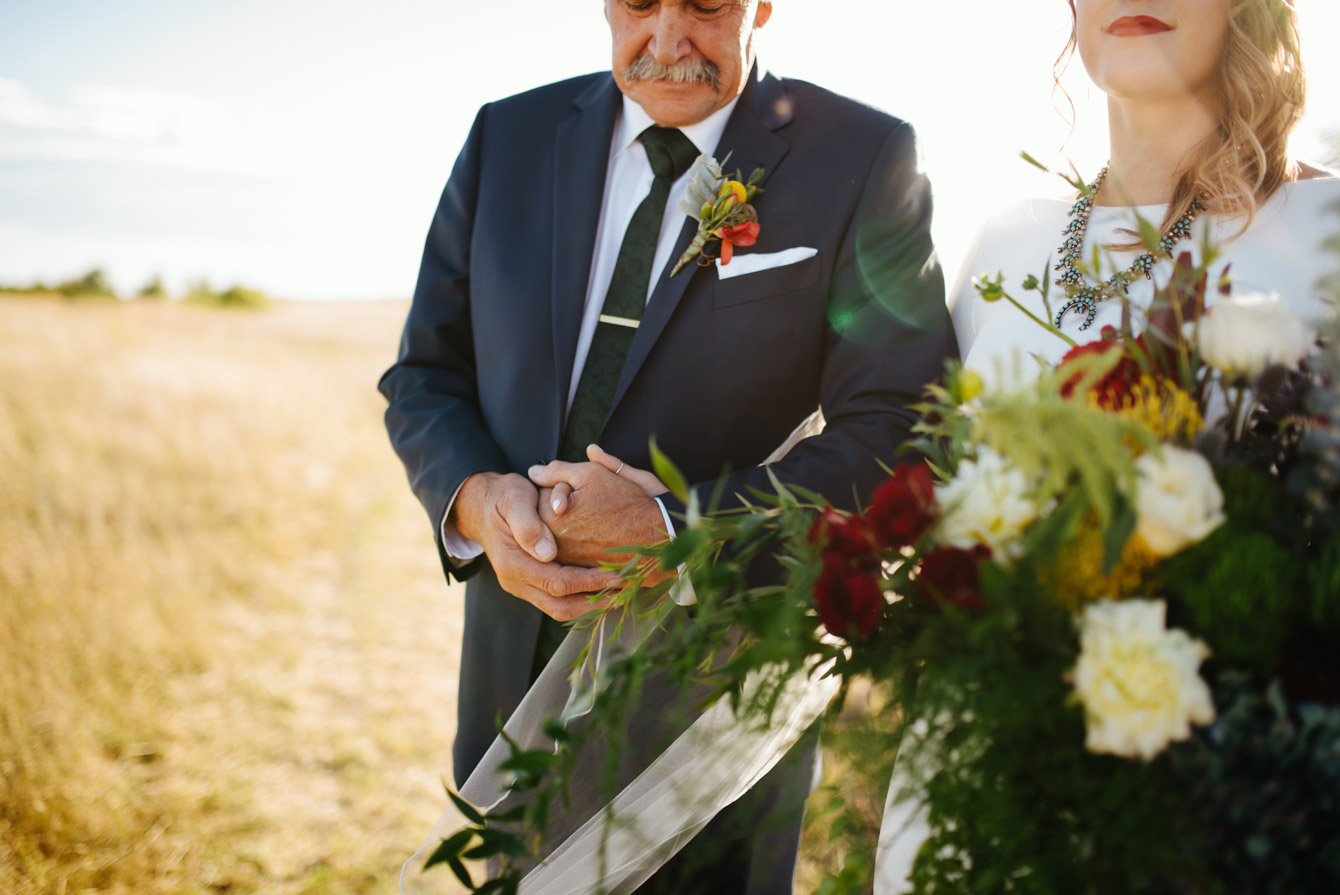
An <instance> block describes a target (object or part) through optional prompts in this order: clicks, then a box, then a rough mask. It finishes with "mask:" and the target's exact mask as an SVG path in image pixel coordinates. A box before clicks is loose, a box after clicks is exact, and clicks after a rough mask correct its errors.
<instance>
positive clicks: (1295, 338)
mask: <svg viewBox="0 0 1340 895" xmlns="http://www.w3.org/2000/svg"><path fill="white" fill-rule="evenodd" d="M1198 338H1199V345H1200V353H1201V356H1202V357H1203V358H1204V359H1205V362H1206V363H1207V364H1209V365H1210V366H1211V367H1214V368H1215V369H1216V370H1219V371H1220V372H1221V373H1224V374H1226V375H1229V376H1247V377H1251V376H1255V375H1256V374H1258V373H1260V372H1261V371H1262V370H1264V369H1265V368H1266V367H1268V366H1270V365H1271V364H1283V365H1285V366H1287V367H1292V366H1294V365H1296V364H1297V363H1298V362H1299V361H1300V360H1302V359H1303V358H1304V357H1305V356H1307V353H1308V352H1309V351H1310V350H1312V346H1313V344H1315V342H1316V339H1317V337H1316V335H1315V334H1314V333H1313V332H1312V330H1310V329H1309V328H1308V326H1307V324H1305V323H1304V322H1303V321H1302V320H1300V319H1299V318H1298V316H1297V315H1295V314H1294V312H1293V311H1292V310H1290V309H1289V306H1288V305H1287V304H1285V303H1284V302H1283V301H1281V300H1280V297H1279V294H1278V293H1274V292H1272V293H1271V294H1269V295H1262V294H1261V293H1254V292H1249V293H1245V294H1243V295H1237V296H1233V297H1231V298H1224V299H1220V300H1219V301H1218V302H1216V303H1215V305H1214V307H1212V308H1210V310H1209V311H1208V312H1207V313H1206V315H1205V317H1204V318H1202V319H1201V322H1200V335H1199V337H1198Z"/></svg>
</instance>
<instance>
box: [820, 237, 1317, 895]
mask: <svg viewBox="0 0 1340 895" xmlns="http://www.w3.org/2000/svg"><path fill="white" fill-rule="evenodd" d="M1026 285H1027V286H1028V287H1029V288H1036V289H1039V291H1044V292H1045V284H1042V283H1038V282H1036V281H1030V282H1029V283H1028V284H1026ZM1206 286H1207V284H1206V281H1205V274H1204V268H1203V267H1201V268H1196V267H1194V266H1193V265H1192V264H1191V263H1190V261H1189V259H1188V257H1186V256H1184V257H1183V258H1182V259H1180V261H1179V266H1178V269H1177V274H1176V275H1175V276H1174V278H1173V281H1172V282H1171V283H1170V284H1168V286H1167V287H1166V288H1164V289H1163V290H1161V291H1160V292H1159V294H1158V296H1157V297H1156V299H1155V302H1154V305H1153V306H1152V307H1151V308H1150V309H1149V311H1148V313H1147V319H1146V320H1145V326H1144V327H1143V332H1142V334H1141V335H1139V336H1135V335H1134V333H1133V331H1132V328H1131V327H1128V328H1127V330H1126V331H1125V332H1118V331H1115V330H1112V329H1109V330H1107V331H1106V332H1104V333H1103V334H1102V335H1101V336H1100V337H1099V338H1097V339H1096V340H1094V341H1092V342H1090V343H1087V344H1081V345H1075V346H1074V347H1072V348H1071V350H1070V351H1069V352H1068V353H1067V354H1066V355H1065V356H1064V358H1063V359H1062V361H1061V362H1060V363H1059V364H1058V365H1056V366H1055V367H1054V368H1051V369H1044V370H1042V371H1041V372H1040V374H1039V375H1038V376H1037V377H1036V378H1029V379H1028V381H1027V384H1024V385H1017V386H1014V387H1009V386H1005V387H998V388H994V389H991V390H984V389H983V387H982V383H981V380H980V379H979V378H978V377H977V376H976V375H975V374H974V373H972V372H968V371H962V370H957V371H952V372H951V374H950V375H949V376H948V378H947V381H946V382H945V384H944V385H942V386H936V387H934V388H932V389H931V399H930V400H929V401H928V402H927V403H926V404H925V405H924V406H923V407H922V421H921V423H920V425H919V431H920V432H921V433H922V435H923V436H924V439H925V440H924V441H923V442H922V443H921V445H920V448H921V450H922V452H923V453H924V455H925V456H926V457H927V458H928V461H929V463H928V466H915V467H913V466H902V467H899V468H898V469H896V470H895V471H894V473H893V476H892V477H891V479H890V480H889V482H888V483H887V484H886V485H884V486H883V488H882V489H881V490H880V492H878V493H877V494H876V496H875V499H874V502H873V504H872V506H871V507H870V508H869V509H868V510H867V511H866V512H865V513H863V514H861V515H855V516H845V515H842V514H836V513H832V512H831V511H830V512H827V513H825V515H824V516H823V517H821V519H820V521H819V523H817V524H816V527H815V529H814V530H813V532H812V535H811V538H810V540H811V541H812V542H813V546H812V550H811V551H809V552H807V553H805V554H803V555H804V557H805V559H806V560H807V562H808V563H810V564H812V566H813V568H814V569H815V572H816V577H815V579H814V585H813V596H814V602H815V605H816V609H817V613H818V616H819V618H820V619H821V620H822V621H823V623H824V625H825V626H826V627H827V628H828V629H829V630H830V631H835V632H841V633H844V634H845V635H846V636H848V637H849V638H850V639H851V642H850V647H851V653H852V656H853V663H854V664H857V665H858V666H859V667H860V669H861V671H862V672H865V673H869V674H871V675H873V676H875V677H876V678H877V679H884V680H890V681H894V682H896V683H897V684H898V685H899V687H900V693H901V697H902V698H901V700H900V704H901V705H902V706H904V711H905V724H904V726H903V728H902V730H901V731H900V733H901V734H902V740H901V743H900V745H901V748H902V753H903V754H902V755H901V756H900V759H899V761H900V765H899V768H900V771H899V774H898V775H897V777H896V778H895V779H896V781H897V783H898V785H900V786H901V788H902V796H903V797H904V798H908V799H919V800H924V805H925V812H926V818H927V822H928V825H929V831H930V832H929V837H928V839H927V840H926V842H925V844H924V845H923V846H922V848H921V850H920V852H919V854H918V857H917V860H916V863H915V867H914V871H913V881H914V883H915V885H916V890H917V891H919V892H1000V891H1017V892H1113V893H1117V892H1123V893H1125V892H1169V893H1171V892H1185V893H1193V892H1195V893H1199V892H1235V893H1236V892H1241V893H1248V892H1251V893H1259V892H1281V893H1284V892H1323V891H1340V661H1337V659H1336V652H1335V650H1336V647H1337V646H1338V645H1340V508H1338V507H1337V498H1340V451H1337V447H1338V446H1340V416H1337V410H1340V391H1337V388H1336V384H1337V383H1338V382H1340V378H1337V377H1340V341H1337V339H1336V337H1337V336H1340V331H1337V330H1335V329H1334V327H1332V330H1331V331H1330V332H1328V333H1325V334H1324V336H1325V337H1324V338H1323V339H1322V340H1321V348H1320V350H1319V351H1314V347H1315V346H1316V345H1317V337H1318V334H1316V333H1313V332H1311V331H1309V330H1308V328H1307V327H1306V326H1305V325H1304V324H1303V323H1302V322H1301V321H1300V320H1298V319H1297V318H1296V317H1294V316H1293V315H1292V313H1291V312H1290V311H1289V310H1288V308H1287V307H1286V306H1285V305H1283V304H1282V303H1281V302H1280V301H1279V299H1278V298H1277V297H1275V296H1262V295H1235V294H1233V293H1232V292H1231V286H1230V284H1229V283H1228V282H1225V283H1223V284H1214V285H1212V286H1211V288H1217V289H1220V290H1221V291H1222V294H1221V295H1219V296H1218V299H1217V301H1216V302H1215V303H1214V304H1213V307H1212V308H1211V309H1210V310H1208V311H1207V310H1206V308H1205V301H1204V297H1205V291H1206ZM978 288H979V291H980V292H981V294H982V296H983V297H984V298H985V299H987V300H1013V299H1012V297H1011V296H1009V295H1008V293H1007V292H1006V290H1005V289H1004V287H1003V285H1002V284H1001V283H1000V282H999V281H995V282H991V281H986V282H981V283H979V284H978ZM1049 316H1050V315H1049ZM1043 325H1046V324H1043ZM1058 336H1059V333H1058ZM1007 378H1008V377H1007Z"/></svg>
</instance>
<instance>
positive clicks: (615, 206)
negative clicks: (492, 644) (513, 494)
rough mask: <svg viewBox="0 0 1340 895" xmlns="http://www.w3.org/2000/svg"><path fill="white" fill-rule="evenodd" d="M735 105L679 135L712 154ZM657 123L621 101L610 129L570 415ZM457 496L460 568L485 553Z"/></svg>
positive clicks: (646, 185) (453, 551) (671, 219)
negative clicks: (462, 524) (646, 136)
mask: <svg viewBox="0 0 1340 895" xmlns="http://www.w3.org/2000/svg"><path fill="white" fill-rule="evenodd" d="M737 102H739V100H738V99H736V100H732V101H731V102H730V103H729V104H728V105H726V106H725V107H724V108H722V109H718V110H717V111H716V112H713V113H712V114H711V115H709V116H708V117H707V118H705V119H703V120H702V121H700V122H698V123H697V124H691V125H688V126H686V127H681V128H680V129H679V130H680V131H682V132H683V134H684V136H686V137H688V138H689V140H690V142H692V143H693V145H694V146H695V147H697V149H698V152H700V153H706V154H709V155H712V154H714V153H715V152H716V149H717V144H718V143H720V142H721V135H722V134H723V133H724V132H725V130H726V122H728V121H729V120H730V116H731V113H732V112H733V111H735V103H737ZM655 123H656V122H654V121H652V120H651V116H650V115H648V114H647V113H646V112H645V111H644V110H643V108H642V107H641V106H639V105H638V104H637V103H635V102H633V101H632V100H631V99H629V98H628V97H627V96H625V97H624V98H623V109H622V111H621V113H620V115H619V120H618V121H617V122H616V123H615V125H614V139H613V140H612V141H611V143H610V157H609V165H608V167H607V168H606V171H605V201H604V202H603V203H602V204H601V206H600V223H599V225H598V226H597V228H596V247H595V255H594V257H593V258H592V259H591V279H590V280H589V281H588V282H587V285H586V307H585V310H584V311H583V312H582V328H581V332H580V334H579V335H578V337H577V354H576V357H575V358H574V361H573V365H572V383H571V385H570V386H569V388H568V409H569V410H571V408H572V400H573V398H574V397H575V396H576V394H577V385H578V383H579V382H580V381H581V376H582V369H583V368H584V367H585V366H586V356H587V354H589V353H590V351H591V341H592V339H594V338H595V332H596V326H597V324H598V322H599V318H600V312H601V309H602V308H603V307H604V304H605V293H606V292H608V291H609V287H610V281H611V280H612V279H613V278H614V265H615V262H617V261H618V259H619V249H620V247H621V246H622V245H623V237H624V233H625V231H627V229H628V224H629V222H631V221H632V219H633V214H634V212H636V211H637V207H638V206H639V205H641V204H642V200H643V199H645V198H646V197H647V194H648V193H650V192H651V185H652V181H653V180H655V178H656V175H655V174H654V173H653V172H652V170H651V163H650V162H649V161H647V150H646V149H645V148H644V147H643V145H642V141H641V140H639V139H638V137H639V136H641V134H642V132H643V131H644V130H646V129H647V128H649V127H651V126H652V125H653V124H655ZM688 188H689V176H688V174H687V173H686V174H683V175H681V176H680V177H679V178H678V179H677V180H675V182H674V183H673V184H671V186H670V198H669V200H668V201H667V202H666V203H665V216H664V217H663V218H662V219H661V234H660V237H659V238H658V239H657V242H656V258H655V261H654V262H653V263H652V268H651V269H652V271H653V275H652V276H651V277H650V278H649V282H648V284H647V299H648V300H650V299H651V293H652V292H653V291H654V290H655V288H656V283H657V281H658V277H657V276H656V275H655V273H656V272H659V271H662V270H665V267H666V265H667V264H669V262H670V258H671V255H676V256H677V255H678V254H680V253H682V252H683V251H684V249H686V248H688V247H687V246H682V245H678V242H679V231H680V230H681V229H683V227H684V219H685V217H687V216H686V215H685V214H684V212H683V211H681V210H680V208H679V200H680V199H683V198H684V197H685V195H686V194H687V193H688ZM459 494H460V488H457V489H456V494H453V495H452V497H451V502H450V503H449V504H447V511H446V512H445V513H444V514H443V516H442V544H443V546H444V547H445V548H446V551H447V556H448V557H450V558H451V560H452V561H453V562H454V563H456V564H457V565H458V566H459V565H464V564H465V563H467V562H469V561H470V560H472V559H475V558H476V557H478V556H479V555H480V554H481V553H483V552H484V548H483V547H482V546H481V545H480V544H479V543H478V542H476V541H473V540H470V539H469V538H466V537H464V536H463V535H462V534H461V533H460V532H459V531H457V530H456V526H454V525H452V524H451V523H450V522H448V521H447V519H448V518H449V517H450V516H451V508H452V507H453V506H454V505H455V503H456V496H457V495H459ZM656 503H657V505H659V506H660V508H661V515H662V516H663V517H664V519H665V526H666V531H667V532H669V534H670V535H671V537H673V536H674V533H675V529H674V524H673V523H672V522H671V520H670V514H669V512H668V511H667V510H666V509H665V505H664V504H663V503H661V501H660V500H657V501H656ZM681 602H683V600H681Z"/></svg>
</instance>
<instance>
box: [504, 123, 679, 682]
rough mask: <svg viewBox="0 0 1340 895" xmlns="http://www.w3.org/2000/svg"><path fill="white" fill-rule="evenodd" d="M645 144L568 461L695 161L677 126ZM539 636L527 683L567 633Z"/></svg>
mask: <svg viewBox="0 0 1340 895" xmlns="http://www.w3.org/2000/svg"><path fill="white" fill-rule="evenodd" d="M639 139H640V140H641V141H642V145H643V146H644V147H645V148H646V150H647V160H648V161H649V162H651V171H652V173H653V174H655V175H656V177H655V179H654V180H653V181H652V182H651V192H650V193H648V194H647V198H645V199H643V200H642V204H641V205H639V206H638V207H637V211H635V212H633V219H632V220H631V221H629V222H628V230H627V232H625V233H624V236H623V243H622V244H621V245H620V246H619V258H618V260H617V261H616V262H615V264H614V277H613V278H612V279H611V280H610V288H609V291H608V292H606V293H605V304H604V305H603V306H602V307H601V309H600V310H601V314H600V322H599V323H597V324H596V332H595V336H594V337H593V338H592V340H591V351H590V353H589V354H587V356H586V364H585V366H583V367H582V378H581V380H580V381H579V382H578V384H577V394H576V395H575V396H574V397H573V399H572V408H571V409H570V410H569V411H568V424H567V428H566V429H564V432H563V443H562V444H561V445H560V446H559V449H558V458H559V459H560V460H567V461H569V462H582V461H585V460H586V446H587V445H588V444H593V443H595V442H596V439H598V438H599V437H600V430H601V429H603V428H604V427H605V417H607V416H609V412H610V403H611V402H613V400H614V390H615V388H617V387H618V385H619V374H620V373H622V372H623V362H624V358H626V357H627V356H628V347H629V346H630V345H632V344H633V335H634V334H635V333H636V332H637V325H638V322H639V321H641V319H642V309H643V308H645V307H646V305H647V287H648V286H649V285H650V284H651V265H652V264H653V263H654V262H655V261H656V243H657V241H658V240H659V239H660V236H661V220H662V219H663V218H664V217H665V203H666V202H667V201H668V200H669V198H670V185H671V184H673V183H674V182H675V181H676V180H677V179H678V178H679V177H680V176H681V175H682V174H683V173H684V172H685V171H687V170H689V168H690V166H692V165H693V160H694V159H696V158H697V157H698V150H697V148H696V147H695V146H694V145H693V142H692V141H691V140H690V139H689V138H688V137H686V136H684V134H683V133H682V132H681V131H678V130H675V129H673V128H668V127H658V126H656V125H652V126H651V127H649V128H647V129H646V130H645V131H643V132H642V136H641V137H639ZM541 622H542V624H541V625H540V640H539V643H538V644H537V645H536V648H535V658H534V660H533V662H532V664H531V672H530V680H531V683H534V682H535V679H536V678H537V677H539V675H540V671H541V670H542V669H543V668H544V666H545V665H546V664H547V663H548V662H549V659H550V658H552V657H553V655H554V653H555V652H556V651H557V650H558V646H559V644H561V643H562V642H563V637H564V636H565V635H566V634H567V627H566V626H565V625H563V624H562V623H561V622H557V621H555V620H554V619H552V618H549V617H548V616H545V617H544V618H543V619H541Z"/></svg>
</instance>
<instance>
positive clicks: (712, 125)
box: [614, 96, 740, 155]
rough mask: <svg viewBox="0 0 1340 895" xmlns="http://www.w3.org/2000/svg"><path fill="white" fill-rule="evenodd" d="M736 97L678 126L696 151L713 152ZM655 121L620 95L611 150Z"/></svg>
mask: <svg viewBox="0 0 1340 895" xmlns="http://www.w3.org/2000/svg"><path fill="white" fill-rule="evenodd" d="M739 101H740V98H739V97H738V96H737V97H735V99H733V100H731V101H730V102H729V103H727V104H726V105H725V106H723V107H721V108H720V109H717V110H716V111H715V112H713V113H712V114H711V115H708V116H707V117H706V118H704V119H703V120H702V121H699V122H698V123H697V124H690V125H686V126H685V127H681V128H680V129H679V130H680V131H682V132H683V134H684V136H686V137H688V138H689V141H690V142H691V143H693V145H694V146H695V147H696V148H697V150H698V152H699V153H703V154H706V155H713V154H715V153H716V149H717V144H718V143H720V142H721V135H722V134H724V133H725V132H726V122H728V121H730V116H731V113H732V112H734V111H735V104H736V103H738V102H739ZM655 123H656V122H654V121H652V120H651V116H650V115H648V114H647V113H646V110H644V109H643V108H642V107H641V106H639V105H638V104H637V103H635V102H633V100H631V99H629V98H628V97H627V96H624V98H623V114H622V115H621V116H620V118H619V130H618V133H617V136H616V138H615V143H614V146H615V154H616V155H618V154H619V153H622V152H624V151H625V150H626V149H628V147H629V146H632V145H633V143H635V142H636V141H637V138H638V137H639V136H641V134H642V132H643V131H644V130H646V129H647V128H649V127H651V126H652V125H653V124H655Z"/></svg>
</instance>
